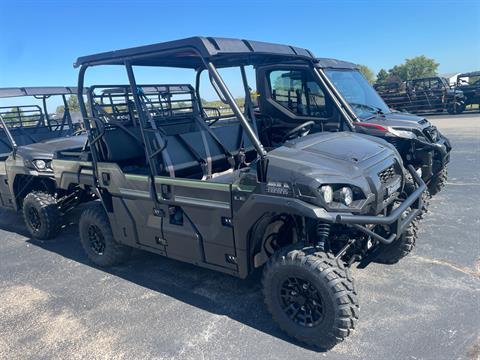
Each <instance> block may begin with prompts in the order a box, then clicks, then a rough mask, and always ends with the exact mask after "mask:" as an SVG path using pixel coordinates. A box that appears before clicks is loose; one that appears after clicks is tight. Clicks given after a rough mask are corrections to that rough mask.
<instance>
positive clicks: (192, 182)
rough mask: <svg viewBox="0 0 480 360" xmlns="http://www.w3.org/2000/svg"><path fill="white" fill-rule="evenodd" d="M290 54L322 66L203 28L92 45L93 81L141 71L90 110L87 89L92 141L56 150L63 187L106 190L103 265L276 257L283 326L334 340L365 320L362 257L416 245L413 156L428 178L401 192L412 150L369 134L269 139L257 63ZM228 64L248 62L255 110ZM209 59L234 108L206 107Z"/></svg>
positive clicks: (242, 262) (271, 277)
mask: <svg viewBox="0 0 480 360" xmlns="http://www.w3.org/2000/svg"><path fill="white" fill-rule="evenodd" d="M282 61H302V62H305V63H308V64H310V66H312V67H313V64H314V62H315V59H314V57H313V56H312V55H311V53H310V52H308V51H307V50H305V49H301V48H294V47H291V46H286V45H279V44H269V43H263V42H257V41H247V40H237V39H225V38H202V37H193V38H188V39H183V40H177V41H171V42H166V43H160V44H154V45H148V46H142V47H138V48H131V49H126V50H118V51H113V52H106V53H101V54H96V55H91V56H85V57H81V58H79V59H78V60H77V62H76V66H78V67H80V72H79V92H80V93H81V91H82V89H83V84H84V79H85V76H86V74H87V73H88V69H89V68H91V67H97V66H103V65H117V66H123V67H124V68H125V70H126V72H127V74H128V78H129V84H128V86H123V87H122V86H113V87H112V86H104V87H100V86H92V87H91V88H90V90H89V91H90V95H89V98H90V99H92V101H94V100H95V99H97V100H96V101H95V102H96V104H92V106H91V109H90V112H89V113H87V108H86V106H85V103H84V101H83V99H82V100H81V101H80V105H81V109H82V113H83V115H84V121H85V127H86V128H87V131H88V137H89V143H90V148H89V149H86V150H85V151H84V153H87V155H85V154H81V153H79V154H78V158H77V159H73V158H69V156H70V154H67V155H66V154H64V153H63V152H61V151H60V152H57V154H56V158H55V159H54V161H53V168H54V173H55V177H56V179H57V183H58V184H59V186H60V187H61V188H62V189H68V188H70V187H72V186H80V187H82V188H83V189H84V191H86V192H90V193H94V194H96V195H97V196H98V199H99V201H94V202H91V203H90V205H89V206H87V208H86V210H85V211H84V212H83V214H82V216H81V218H80V223H79V230H80V241H81V243H82V246H83V248H84V250H85V252H86V254H87V255H88V257H89V258H90V260H91V261H92V262H94V263H95V264H97V265H98V266H112V265H117V264H120V263H121V262H123V261H125V260H126V259H127V258H128V256H129V254H130V252H131V249H132V248H140V249H144V250H147V251H151V252H154V253H157V254H160V255H163V256H166V257H169V258H173V259H178V260H181V261H185V262H190V263H193V264H196V265H198V266H202V267H206V268H209V269H212V270H216V271H220V272H224V273H228V274H231V275H234V276H238V277H240V278H245V277H247V276H248V275H249V274H250V273H252V271H254V270H255V269H256V268H259V267H263V268H264V276H263V291H264V295H265V302H266V304H267V307H268V309H269V310H270V312H271V313H272V316H273V318H274V319H275V320H276V321H277V323H278V324H279V326H280V327H281V328H282V329H284V330H285V331H286V332H287V333H289V334H290V335H291V336H293V337H295V338H297V339H299V340H300V341H303V342H305V343H308V344H313V345H317V346H321V347H325V348H329V347H332V346H334V345H335V344H337V343H338V342H340V341H342V340H343V339H344V338H345V337H347V336H348V335H349V334H350V333H351V332H352V330H353V329H354V327H355V325H356V322H357V320H358V310H359V305H358V299H357V290H356V287H355V285H354V283H353V279H352V276H351V274H350V272H349V267H350V266H351V265H352V264H354V263H356V262H360V265H361V266H366V265H367V264H368V263H369V262H370V261H372V260H374V259H375V260H376V261H380V262H385V263H393V262H396V261H399V260H400V259H401V258H402V257H403V256H405V255H407V254H408V253H409V252H410V250H411V249H412V247H413V245H414V242H415V237H416V229H415V225H414V219H415V218H416V216H417V215H418V213H419V212H420V208H421V206H422V200H421V194H422V192H423V191H424V189H425V184H424V183H423V181H422V180H421V178H420V177H419V176H418V174H417V173H416V171H415V170H414V168H413V167H412V166H410V167H409V170H408V173H409V174H410V176H411V177H412V178H413V179H414V186H415V190H414V191H413V192H412V193H411V194H410V195H409V196H408V197H406V198H404V197H402V196H401V193H402V191H403V187H404V186H405V182H406V175H405V172H404V168H403V165H402V159H401V158H400V156H399V155H398V153H397V152H396V150H395V149H394V148H393V146H391V145H390V144H388V143H386V142H385V141H383V140H382V139H379V138H375V137H370V136H367V135H362V134H356V133H353V132H342V133H331V132H323V133H317V134H312V135H307V132H306V131H305V129H303V128H298V129H297V130H295V131H290V133H289V135H288V139H289V140H288V141H287V142H285V141H284V142H283V143H279V144H278V145H276V146H268V147H264V145H263V144H262V142H261V141H260V139H259V137H258V135H257V133H258V132H257V130H256V129H257V125H260V123H261V121H258V122H257V119H255V113H254V111H253V107H252V99H251V98H250V90H249V86H248V83H247V80H246V79H247V78H246V76H245V68H244V66H245V65H254V66H260V65H261V64H265V63H268V62H274V63H278V62H282ZM137 66H151V67H165V68H167V70H166V72H168V68H189V69H193V70H196V71H197V77H196V81H195V83H196V87H195V88H193V87H192V86H191V85H188V84H175V85H141V86H139V85H138V84H137V82H136V79H135V71H134V69H135V68H136V67H137ZM222 67H238V68H239V69H240V71H241V74H242V79H243V86H244V89H245V100H246V103H245V107H244V109H243V111H242V109H240V107H239V106H238V105H237V103H236V102H235V99H234V97H233V96H232V94H231V92H230V90H229V88H228V87H227V85H226V84H225V82H224V80H223V78H222V77H221V75H220V73H219V71H218V68H222ZM202 71H206V72H207V73H208V75H209V78H210V82H211V84H212V85H213V87H214V88H215V90H216V91H217V92H218V94H219V97H220V99H221V100H222V101H224V102H225V103H226V104H228V106H229V107H230V109H231V110H232V112H233V113H232V114H230V115H222V114H217V115H215V116H216V119H211V118H207V116H206V111H205V110H206V109H203V108H202V104H201V101H200V99H201V96H200V95H201V94H200V92H199V89H200V78H201V76H199V75H200V74H201V72H202ZM192 80H193V79H192ZM94 92H96V94H97V95H95V93H94ZM119 94H120V95H119ZM102 96H103V100H102V99H99V98H100V97H102ZM109 98H111V99H113V101H111V100H109ZM112 104H113V106H112ZM337 115H338V116H339V117H343V113H342V112H339V111H337ZM220 117H221V118H220ZM307 126H308V125H305V126H304V127H307ZM262 128H263V126H262ZM90 156H91V159H92V161H80V162H79V161H78V160H80V159H81V158H82V157H83V158H88V157H90Z"/></svg>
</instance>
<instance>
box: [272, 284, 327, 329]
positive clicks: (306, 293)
mask: <svg viewBox="0 0 480 360" xmlns="http://www.w3.org/2000/svg"><path fill="white" fill-rule="evenodd" d="M280 299H281V304H282V308H283V311H284V312H285V314H286V315H287V316H288V317H289V318H290V319H291V320H292V321H294V322H295V323H296V324H298V325H300V326H304V327H314V326H317V325H318V324H320V323H321V322H322V321H323V317H324V310H323V301H322V298H321V296H320V293H319V292H318V290H317V289H316V288H315V287H314V286H313V285H312V283H310V282H309V281H307V280H305V279H302V278H299V277H289V278H288V279H287V280H285V281H284V282H283V284H282V286H281V287H280Z"/></svg>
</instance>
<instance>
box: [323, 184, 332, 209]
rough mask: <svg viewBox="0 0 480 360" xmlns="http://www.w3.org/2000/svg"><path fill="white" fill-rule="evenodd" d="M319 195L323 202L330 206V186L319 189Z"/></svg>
mask: <svg viewBox="0 0 480 360" xmlns="http://www.w3.org/2000/svg"><path fill="white" fill-rule="evenodd" d="M320 194H322V196H323V200H324V201H325V202H326V203H327V204H330V203H331V202H332V201H333V189H332V187H331V186H330V185H323V186H321V187H320Z"/></svg>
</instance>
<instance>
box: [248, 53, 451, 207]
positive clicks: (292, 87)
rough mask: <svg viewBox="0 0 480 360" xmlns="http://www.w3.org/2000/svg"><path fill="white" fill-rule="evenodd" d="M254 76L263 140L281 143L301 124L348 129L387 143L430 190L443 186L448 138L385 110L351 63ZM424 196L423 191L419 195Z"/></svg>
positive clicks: (268, 68)
mask: <svg viewBox="0 0 480 360" xmlns="http://www.w3.org/2000/svg"><path fill="white" fill-rule="evenodd" d="M256 76H257V91H258V93H259V95H260V96H259V97H258V105H259V113H258V114H257V117H260V118H261V119H263V121H262V122H261V125H262V126H266V128H265V131H262V132H261V133H262V134H263V138H262V140H263V141H264V142H265V143H267V144H270V145H275V144H278V143H279V142H280V143H281V142H282V141H284V139H288V138H289V137H290V133H293V134H295V133H298V129H297V127H302V126H304V125H302V124H303V123H309V125H308V126H307V127H306V129H307V130H309V131H310V133H316V132H324V131H332V132H336V131H351V130H354V131H356V132H359V133H363V134H368V135H373V136H376V137H380V138H383V139H385V140H386V141H388V142H389V143H391V144H393V145H394V146H395V147H396V149H397V150H398V151H399V153H400V154H401V156H402V158H403V161H404V163H405V164H407V165H412V166H413V167H414V168H415V170H416V171H417V173H418V174H419V175H420V176H421V177H422V178H423V180H424V181H425V182H426V183H428V187H429V191H430V193H431V194H436V193H437V192H438V191H440V189H441V188H442V187H443V186H444V184H445V181H446V178H447V169H446V164H447V163H448V162H449V160H450V155H449V154H450V150H451V145H450V142H449V141H448V139H447V138H446V137H444V136H443V135H442V134H441V133H440V132H439V131H438V129H437V128H436V127H435V126H433V125H432V124H431V123H430V122H429V121H428V120H427V119H425V118H422V117H418V116H415V115H411V114H406V113H400V112H395V111H392V110H390V109H389V107H388V106H387V105H386V104H385V102H384V101H383V100H382V98H381V97H380V96H379V95H378V94H377V93H376V92H375V90H374V89H373V87H372V86H371V85H370V84H369V83H368V82H367V81H366V80H365V78H364V77H363V76H362V74H361V73H360V72H359V71H358V69H357V66H356V65H355V64H352V63H349V62H345V61H340V60H335V59H317V62H316V63H315V69H312V68H311V67H310V66H308V65H305V64H300V63H290V64H272V65H262V66H259V67H257V72H256ZM342 112H344V113H345V114H344V116H343V117H342V116H339V115H340V114H341V113H342ZM345 119H349V120H348V121H346V120H345ZM304 128H305V127H304ZM262 130H263V129H262ZM406 185H407V186H406V188H405V190H406V192H407V193H409V192H411V191H413V190H414V189H415V186H414V182H413V178H411V177H410V176H409V175H407V184H406ZM427 197H428V196H427V195H426V193H425V196H424V200H427Z"/></svg>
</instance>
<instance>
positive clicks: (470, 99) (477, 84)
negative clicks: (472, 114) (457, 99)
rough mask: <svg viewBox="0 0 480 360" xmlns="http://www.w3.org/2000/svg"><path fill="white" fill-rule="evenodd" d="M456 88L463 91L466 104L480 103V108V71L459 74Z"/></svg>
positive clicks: (479, 104)
mask: <svg viewBox="0 0 480 360" xmlns="http://www.w3.org/2000/svg"><path fill="white" fill-rule="evenodd" d="M455 88H456V89H457V91H458V90H460V91H462V92H463V95H464V96H465V105H478V106H479V109H480V71H473V72H469V73H463V74H460V75H458V76H457V84H456V87H455Z"/></svg>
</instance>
